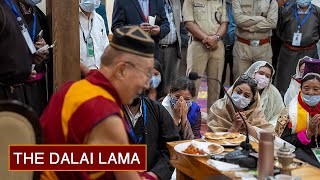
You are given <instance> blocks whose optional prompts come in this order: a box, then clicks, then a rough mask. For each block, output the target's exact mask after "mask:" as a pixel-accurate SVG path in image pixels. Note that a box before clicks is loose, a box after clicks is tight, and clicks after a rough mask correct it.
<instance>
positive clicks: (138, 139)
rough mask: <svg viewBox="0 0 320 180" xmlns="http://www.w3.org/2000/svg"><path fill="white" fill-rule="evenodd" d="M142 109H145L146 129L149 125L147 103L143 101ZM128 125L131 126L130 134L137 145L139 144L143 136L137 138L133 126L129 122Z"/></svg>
mask: <svg viewBox="0 0 320 180" xmlns="http://www.w3.org/2000/svg"><path fill="white" fill-rule="evenodd" d="M142 107H143V127H144V128H145V127H146V123H147V107H146V103H145V102H144V101H143V100H142ZM127 124H128V126H129V133H130V136H131V138H132V140H133V141H134V143H135V144H139V143H140V142H141V140H142V137H143V135H141V136H140V137H136V135H135V134H134V131H133V127H132V126H131V124H130V123H129V122H127Z"/></svg>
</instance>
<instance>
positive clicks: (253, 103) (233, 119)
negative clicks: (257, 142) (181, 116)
mask: <svg viewBox="0 0 320 180" xmlns="http://www.w3.org/2000/svg"><path fill="white" fill-rule="evenodd" d="M228 94H229V95H230V96H231V99H232V101H233V102H234V103H235V105H236V108H237V109H238V110H239V111H240V114H241V115H242V117H243V118H244V120H245V122H246V124H247V126H248V130H249V134H250V135H251V136H253V137H255V138H258V137H259V135H258V134H257V133H256V130H255V128H259V129H263V130H266V131H273V126H272V124H270V123H269V122H267V121H266V120H265V116H264V113H263V111H262V109H261V106H260V97H259V93H258V90H257V81H256V80H255V79H253V78H251V77H249V76H247V75H241V76H240V77H239V78H238V79H237V80H236V82H235V83H234V84H233V86H232V87H231V90H230V91H229V92H228ZM240 114H239V113H237V112H236V111H235V109H234V107H233V106H232V103H231V102H230V100H229V99H228V97H227V96H224V98H222V99H219V100H218V101H216V102H215V103H214V104H213V105H212V106H211V108H210V113H209V118H208V131H211V132H240V133H242V134H245V125H244V124H243V123H244V122H243V120H242V118H241V117H240Z"/></svg>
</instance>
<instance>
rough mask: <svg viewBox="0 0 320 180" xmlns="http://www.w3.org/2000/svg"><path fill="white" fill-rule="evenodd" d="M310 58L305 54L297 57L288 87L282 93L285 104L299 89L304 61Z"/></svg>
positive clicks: (287, 103)
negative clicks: (299, 57)
mask: <svg viewBox="0 0 320 180" xmlns="http://www.w3.org/2000/svg"><path fill="white" fill-rule="evenodd" d="M307 59H310V57H308V56H305V57H304V58H301V59H299V62H298V64H297V67H296V74H295V75H293V76H292V78H291V81H290V85H289V88H288V89H287V91H286V93H285V94H284V104H285V105H286V106H288V105H289V103H290V101H291V100H292V99H293V98H294V97H295V96H296V95H298V93H299V92H300V90H301V78H302V75H303V73H304V66H305V63H304V61H305V60H307Z"/></svg>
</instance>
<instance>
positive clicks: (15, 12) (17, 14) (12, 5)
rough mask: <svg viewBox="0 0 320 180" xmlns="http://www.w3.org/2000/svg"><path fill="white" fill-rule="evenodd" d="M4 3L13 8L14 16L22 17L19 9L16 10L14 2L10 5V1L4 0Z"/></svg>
mask: <svg viewBox="0 0 320 180" xmlns="http://www.w3.org/2000/svg"><path fill="white" fill-rule="evenodd" d="M4 1H5V2H6V3H7V4H8V6H10V7H11V9H12V11H13V13H14V15H16V17H17V18H18V17H20V15H19V12H18V11H17V8H16V7H15V5H14V4H13V2H12V0H10V3H9V1H8V0H4Z"/></svg>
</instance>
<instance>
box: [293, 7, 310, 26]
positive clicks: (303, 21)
mask: <svg viewBox="0 0 320 180" xmlns="http://www.w3.org/2000/svg"><path fill="white" fill-rule="evenodd" d="M312 8H313V6H312V5H311V9H310V10H309V12H308V14H307V15H306V17H304V18H303V20H302V21H301V22H299V16H298V11H297V4H295V6H294V15H295V16H296V20H297V22H298V31H299V30H300V27H301V26H302V25H303V24H304V23H305V22H306V21H307V19H308V18H309V17H310V15H311V12H312Z"/></svg>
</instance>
